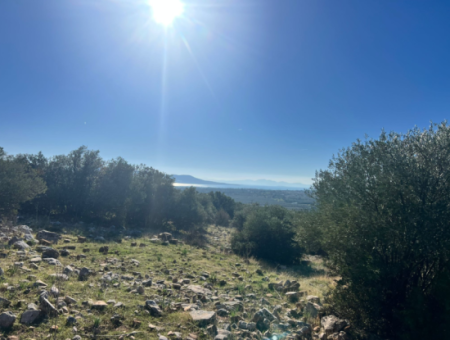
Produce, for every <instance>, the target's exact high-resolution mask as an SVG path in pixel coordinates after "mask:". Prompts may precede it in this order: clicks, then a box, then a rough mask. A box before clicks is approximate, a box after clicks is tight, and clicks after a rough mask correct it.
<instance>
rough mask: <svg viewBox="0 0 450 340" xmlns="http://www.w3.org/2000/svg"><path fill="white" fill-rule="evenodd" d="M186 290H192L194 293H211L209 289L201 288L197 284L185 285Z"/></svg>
mask: <svg viewBox="0 0 450 340" xmlns="http://www.w3.org/2000/svg"><path fill="white" fill-rule="evenodd" d="M187 290H190V291H191V292H193V293H195V294H202V295H212V291H211V290H209V289H207V288H203V287H202V286H198V285H190V286H187Z"/></svg>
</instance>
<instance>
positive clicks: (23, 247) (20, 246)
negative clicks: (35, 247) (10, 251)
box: [13, 240, 30, 250]
mask: <svg viewBox="0 0 450 340" xmlns="http://www.w3.org/2000/svg"><path fill="white" fill-rule="evenodd" d="M13 248H14V249H19V250H26V249H30V246H29V245H28V244H26V243H25V241H22V240H20V241H17V242H16V243H14V245H13Z"/></svg>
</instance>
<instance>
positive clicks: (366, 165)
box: [0, 123, 450, 340]
mask: <svg viewBox="0 0 450 340" xmlns="http://www.w3.org/2000/svg"><path fill="white" fill-rule="evenodd" d="M309 194H310V195H311V197H312V198H313V199H314V201H315V204H314V205H313V206H312V208H311V209H310V210H308V211H290V210H288V209H285V208H283V207H279V206H259V205H257V204H254V205H242V204H238V203H236V202H235V201H234V200H233V199H231V198H229V197H227V196H226V195H224V194H222V193H219V192H211V193H203V194H201V193H198V192H197V191H196V190H195V189H194V188H189V189H185V190H183V191H178V190H176V189H174V187H173V179H172V178H171V177H170V176H168V175H166V174H164V173H161V172H159V171H157V170H155V169H153V168H149V167H146V166H144V165H139V166H133V165H130V164H128V163H127V162H126V161H125V160H123V159H121V158H118V159H115V160H112V161H109V162H105V161H104V160H102V159H101V158H100V157H99V154H98V152H97V151H88V150H87V149H86V148H84V147H82V148H80V149H78V150H75V151H73V152H71V153H70V154H69V155H67V156H56V157H53V158H51V159H47V158H45V157H44V156H43V155H42V154H38V155H17V156H14V157H13V156H6V155H5V153H4V152H3V150H1V153H0V209H1V210H0V214H2V215H4V216H11V214H14V213H15V212H16V211H17V210H18V209H19V208H20V213H21V214H33V213H35V214H46V215H48V216H56V217H58V218H68V219H76V220H78V219H82V220H86V221H93V222H96V223H99V224H104V225H106V224H112V223H114V224H118V225H119V226H141V227H143V228H150V227H155V226H157V227H164V228H171V227H172V228H178V229H181V230H196V231H197V232H200V233H201V231H202V229H201V227H202V226H205V225H206V224H217V225H221V226H228V225H229V226H230V227H231V228H233V229H234V232H233V235H232V237H231V247H232V249H233V250H234V251H235V252H236V253H238V254H240V255H244V256H246V257H250V256H254V257H258V258H261V259H265V260H269V261H273V262H275V263H280V264H293V263H295V262H297V261H299V260H300V259H301V258H302V255H303V254H305V253H308V254H320V255H322V256H323V257H324V259H325V263H326V267H327V270H328V271H329V273H330V275H332V276H335V277H337V278H338V282H337V286H336V287H335V288H333V289H331V290H330V291H329V295H328V299H327V302H328V303H329V305H330V306H331V308H332V309H333V311H334V313H335V314H336V315H339V316H340V317H342V318H346V319H347V320H349V321H350V322H351V324H352V327H354V328H355V329H357V330H359V331H360V333H359V334H360V336H364V335H369V334H371V335H375V336H378V337H381V338H382V339H399V340H400V339H433V338H444V339H445V338H449V335H450V288H449V287H450V225H449V221H450V127H449V126H447V124H446V123H442V124H439V125H437V124H433V125H431V126H430V127H429V128H428V129H426V130H420V129H417V128H416V129H414V130H411V131H409V132H408V133H406V134H398V133H386V132H383V133H382V134H381V136H380V138H379V139H377V140H367V141H365V142H362V141H359V140H358V141H356V142H355V143H353V144H352V145H351V146H350V147H349V148H347V149H343V150H342V151H341V152H340V153H339V154H338V155H337V156H336V157H334V158H333V159H332V160H331V161H330V165H329V168H328V169H326V170H321V171H318V172H317V173H316V177H315V181H314V184H313V185H312V188H311V191H310V192H309ZM199 228H200V229H199Z"/></svg>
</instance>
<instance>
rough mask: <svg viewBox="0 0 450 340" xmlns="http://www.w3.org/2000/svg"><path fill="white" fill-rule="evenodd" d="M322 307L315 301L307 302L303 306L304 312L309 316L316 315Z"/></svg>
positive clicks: (313, 316)
mask: <svg viewBox="0 0 450 340" xmlns="http://www.w3.org/2000/svg"><path fill="white" fill-rule="evenodd" d="M321 309H322V307H321V306H320V305H318V304H317V303H312V302H308V303H307V304H306V307H305V313H306V314H308V315H309V316H310V317H311V318H315V317H317V315H318V314H319V312H320V310H321Z"/></svg>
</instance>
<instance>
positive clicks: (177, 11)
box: [149, 0, 184, 26]
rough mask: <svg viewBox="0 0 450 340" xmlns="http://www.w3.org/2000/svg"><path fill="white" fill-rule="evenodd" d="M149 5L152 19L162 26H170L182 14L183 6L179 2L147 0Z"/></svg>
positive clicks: (174, 0)
mask: <svg viewBox="0 0 450 340" xmlns="http://www.w3.org/2000/svg"><path fill="white" fill-rule="evenodd" d="M149 4H150V6H151V8H152V11H153V19H154V20H155V22H157V23H158V24H161V25H163V26H170V25H171V24H172V22H173V21H174V20H175V18H177V17H179V16H181V15H182V14H183V12H184V4H183V3H182V2H181V1H180V0H149Z"/></svg>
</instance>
